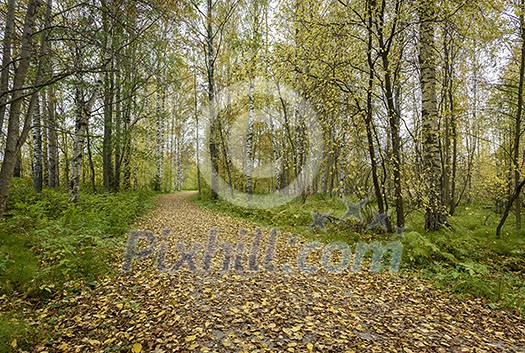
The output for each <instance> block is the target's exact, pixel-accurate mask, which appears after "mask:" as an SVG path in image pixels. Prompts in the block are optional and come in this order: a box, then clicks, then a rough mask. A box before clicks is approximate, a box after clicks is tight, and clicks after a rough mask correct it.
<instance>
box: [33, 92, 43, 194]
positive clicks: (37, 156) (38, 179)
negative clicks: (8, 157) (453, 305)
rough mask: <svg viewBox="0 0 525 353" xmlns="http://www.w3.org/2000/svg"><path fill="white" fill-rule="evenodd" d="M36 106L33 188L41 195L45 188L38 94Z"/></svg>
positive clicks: (34, 113) (34, 116) (34, 114)
mask: <svg viewBox="0 0 525 353" xmlns="http://www.w3.org/2000/svg"><path fill="white" fill-rule="evenodd" d="M35 95H36V97H37V98H36V106H35V111H34V112H33V161H34V166H33V187H34V188H35V190H36V191H37V192H38V193H40V192H42V186H43V173H42V169H43V167H42V165H43V157H42V124H41V121H42V117H41V109H40V104H39V101H40V97H39V94H38V93H36V94H35Z"/></svg>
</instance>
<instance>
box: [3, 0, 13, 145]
mask: <svg viewBox="0 0 525 353" xmlns="http://www.w3.org/2000/svg"><path fill="white" fill-rule="evenodd" d="M15 14H16V0H9V1H8V2H7V17H6V19H5V29H4V40H3V43H2V46H3V48H2V68H1V69H2V73H1V74H0V141H2V140H3V127H4V119H5V110H6V107H7V105H6V102H7V96H8V95H7V92H8V91H9V67H10V66H11V42H12V40H13V31H14V25H15Z"/></svg>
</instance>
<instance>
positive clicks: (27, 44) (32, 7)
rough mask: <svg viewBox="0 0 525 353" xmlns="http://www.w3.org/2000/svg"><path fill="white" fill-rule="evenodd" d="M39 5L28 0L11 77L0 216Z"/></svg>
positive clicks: (9, 179) (18, 137) (0, 177)
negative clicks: (18, 55)
mask: <svg viewBox="0 0 525 353" xmlns="http://www.w3.org/2000/svg"><path fill="white" fill-rule="evenodd" d="M39 6H40V1H39V0H29V2H28V4H27V12H26V16H25V19H24V29H23V32H22V38H21V46H20V59H19V61H18V68H17V69H16V72H15V77H14V79H13V93H12V95H11V105H10V109H9V122H8V126H7V139H6V146H5V151H4V160H3V163H2V168H1V169H0V218H1V217H2V216H3V214H4V212H5V208H6V205H7V198H8V197H9V191H10V189H11V182H12V178H13V174H14V171H15V164H16V160H17V154H18V152H19V151H20V148H21V146H22V145H23V143H24V141H23V139H22V138H21V137H23V134H22V135H20V114H21V109H22V101H23V95H24V91H23V90H22V88H23V87H24V82H25V81H26V76H27V72H28V69H29V64H30V62H31V57H32V48H33V44H32V42H31V37H32V34H33V26H34V23H35V19H36V15H37V12H38V7H39Z"/></svg>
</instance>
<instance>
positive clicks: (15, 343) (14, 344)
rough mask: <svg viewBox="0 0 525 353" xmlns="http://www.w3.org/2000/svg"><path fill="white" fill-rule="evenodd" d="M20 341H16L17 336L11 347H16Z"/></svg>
mask: <svg viewBox="0 0 525 353" xmlns="http://www.w3.org/2000/svg"><path fill="white" fill-rule="evenodd" d="M17 344H18V342H17V341H16V338H15V339H14V340H13V341H12V342H11V347H13V348H16V346H17Z"/></svg>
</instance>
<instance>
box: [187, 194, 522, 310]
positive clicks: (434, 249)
mask: <svg viewBox="0 0 525 353" xmlns="http://www.w3.org/2000/svg"><path fill="white" fill-rule="evenodd" d="M204 195H206V194H204ZM194 202H195V203H197V204H199V205H201V206H202V207H205V208H208V209H211V210H213V211H215V212H219V213H223V214H226V215H230V216H233V217H237V218H242V219H246V220H248V221H251V222H254V223H256V224H260V225H261V226H265V227H274V228H279V229H281V230H282V231H285V232H292V233H295V234H302V235H305V236H306V237H309V238H312V239H315V240H322V241H325V242H331V241H346V242H347V243H349V244H354V243H356V242H358V241H366V242H369V241H372V240H379V241H387V240H388V239H391V235H390V234H376V233H374V232H372V231H369V230H367V229H364V230H358V231H356V228H355V222H354V224H353V223H352V222H344V223H339V224H337V223H330V222H328V223H327V227H326V230H312V229H310V227H309V226H310V224H311V223H312V217H311V213H312V212H313V211H317V212H321V213H327V214H331V215H332V216H334V217H340V216H341V215H343V214H344V212H345V206H344V203H343V202H342V201H341V200H339V199H337V198H332V197H323V196H320V195H319V196H311V197H308V198H307V199H306V201H305V202H304V203H303V202H301V201H300V200H295V201H293V202H291V203H289V204H287V205H285V206H280V207H277V208H274V209H262V210H258V209H243V208H239V207H236V206H234V205H232V204H230V203H228V202H226V201H223V200H218V201H215V202H212V201H210V200H209V198H207V197H206V196H204V197H203V198H202V199H201V200H198V199H197V196H195V198H194ZM373 208H374V206H373V205H371V206H370V205H369V206H367V208H365V210H364V211H363V218H364V223H365V224H368V222H370V220H371V218H372V214H373V212H374V210H373ZM390 213H391V214H394V212H393V210H390ZM391 218H393V216H391ZM498 221H499V215H497V214H495V213H494V212H493V211H492V210H491V208H490V207H488V205H486V204H481V203H480V204H473V205H469V206H461V207H458V209H457V210H456V213H455V215H454V216H451V217H449V222H450V224H451V225H452V229H442V230H440V231H437V232H433V233H427V232H425V231H424V213H423V212H422V211H419V210H416V211H414V212H411V213H410V214H409V216H408V217H407V220H406V230H405V233H404V234H403V235H404V239H403V240H402V242H403V245H404V254H403V262H402V267H401V268H402V273H401V274H402V275H403V274H407V275H413V274H417V275H418V276H420V277H422V278H425V279H428V280H430V281H432V282H433V283H434V284H435V286H436V287H437V288H440V289H442V290H446V291H449V292H452V293H454V294H455V295H457V296H459V297H461V298H470V297H477V298H483V299H485V300H486V301H487V304H488V305H490V307H491V308H507V309H511V310H517V311H518V312H520V313H522V314H523V313H524V312H525V232H524V231H516V230H514V229H513V227H514V225H513V219H512V217H509V220H508V222H507V226H506V227H505V229H504V233H503V236H502V238H501V239H498V238H496V236H495V229H496V225H497V223H498Z"/></svg>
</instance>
